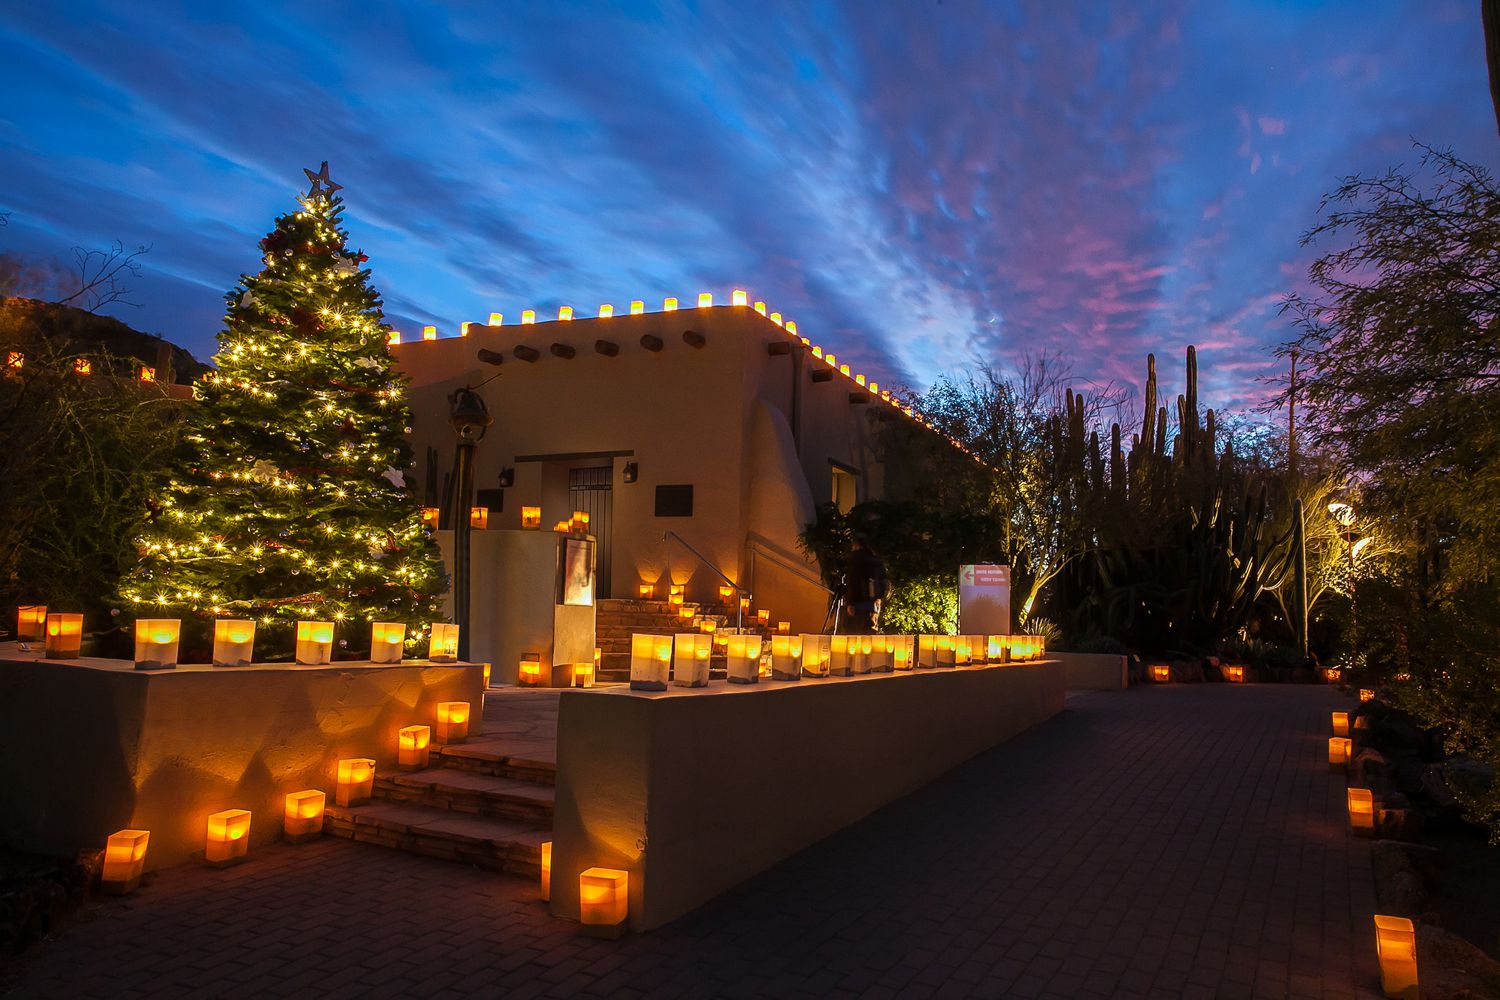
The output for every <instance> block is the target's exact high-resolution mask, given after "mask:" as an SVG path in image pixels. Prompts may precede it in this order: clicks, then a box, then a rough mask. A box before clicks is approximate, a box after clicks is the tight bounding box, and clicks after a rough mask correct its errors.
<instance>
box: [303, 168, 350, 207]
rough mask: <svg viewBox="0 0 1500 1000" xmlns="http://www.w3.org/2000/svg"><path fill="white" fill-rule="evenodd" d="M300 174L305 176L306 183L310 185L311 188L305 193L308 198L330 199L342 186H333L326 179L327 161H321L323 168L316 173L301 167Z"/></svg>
mask: <svg viewBox="0 0 1500 1000" xmlns="http://www.w3.org/2000/svg"><path fill="white" fill-rule="evenodd" d="M302 172H303V173H304V174H306V175H307V179H308V181H309V182H311V183H312V187H311V188H310V189H309V190H308V192H307V197H308V198H332V197H333V193H334V192H335V191H338V190H339V189H341V188H342V187H343V186H344V185H342V184H335V183H334V182H333V181H331V180H329V179H328V161H327V160H324V161H323V166H322V168H321V169H320V170H319V171H318V172H317V173H313V172H312V171H311V170H309V169H308V168H307V167H303V168H302Z"/></svg>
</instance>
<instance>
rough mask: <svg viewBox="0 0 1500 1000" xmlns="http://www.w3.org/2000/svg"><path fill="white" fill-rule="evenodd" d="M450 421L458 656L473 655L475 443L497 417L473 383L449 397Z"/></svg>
mask: <svg viewBox="0 0 1500 1000" xmlns="http://www.w3.org/2000/svg"><path fill="white" fill-rule="evenodd" d="M448 403H449V405H450V406H451V408H452V409H451V411H450V413H449V415H448V422H449V423H450V424H452V425H453V433H454V434H456V435H458V451H457V455H456V456H455V458H454V461H453V480H454V482H453V511H452V512H451V514H450V516H451V517H452V518H453V622H454V624H456V625H457V626H458V658H459V659H460V660H467V659H468V658H469V491H470V488H471V487H472V486H473V482H474V446H475V445H477V444H478V443H479V439H480V438H482V437H484V432H485V431H486V430H487V429H489V426H490V423H491V422H492V421H493V419H494V418H493V417H491V416H490V410H489V407H487V406H485V404H484V397H482V396H480V395H479V393H477V392H475V391H474V390H473V389H472V388H470V387H469V386H464V387H463V388H462V389H455V390H454V391H453V394H452V395H451V396H449V397H448Z"/></svg>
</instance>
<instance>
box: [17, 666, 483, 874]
mask: <svg viewBox="0 0 1500 1000" xmlns="http://www.w3.org/2000/svg"><path fill="white" fill-rule="evenodd" d="M22 656H24V654H21V656H17V657H16V658H14V659H4V660H0V733H3V734H4V736H3V738H0V841H3V842H4V843H6V844H8V845H9V846H11V847H15V848H20V849H22V850H32V851H39V852H44V853H71V852H73V851H76V850H78V849H80V848H85V847H102V846H103V845H104V841H105V839H106V838H107V837H108V836H109V834H111V833H113V832H114V831H115V830H118V829H121V828H124V827H135V828H139V829H145V830H150V831H151V845H150V848H149V850H148V853H147V855H146V865H147V867H148V868H150V869H156V868H166V867H170V866H171V865H176V864H182V863H184V862H186V861H188V860H190V859H191V858H193V857H195V856H199V855H201V854H202V851H203V838H204V825H205V822H206V819H207V816H208V814H209V813H211V812H215V811H217V810H220V809H228V808H239V809H249V810H250V811H251V812H252V814H253V816H252V819H251V823H250V839H251V843H252V844H263V843H269V842H271V841H274V840H277V839H279V838H280V836H281V821H282V812H283V798H284V796H285V794H286V793H287V792H292V791H298V790H300V789H303V788H321V789H323V790H324V791H326V792H328V793H329V794H328V801H329V802H330V803H332V802H333V789H334V783H335V775H336V772H337V761H338V759H339V758H340V757H373V758H375V760H376V761H378V762H379V763H380V764H381V765H386V764H392V763H394V760H395V754H396V730H398V729H400V728H401V727H402V726H407V725H413V724H419V723H426V724H430V723H431V722H432V720H433V719H434V717H435V716H436V712H437V709H436V706H437V703H438V702H440V701H467V702H469V703H470V704H471V705H472V706H473V708H472V711H471V721H470V733H471V734H477V733H478V732H479V730H480V729H481V727H482V726H483V721H482V720H483V714H484V713H483V702H482V694H483V691H482V685H483V667H482V665H480V664H463V663H458V664H455V663H443V664H433V663H431V662H430V661H425V660H418V661H407V662H405V663H400V664H370V663H336V664H332V665H329V666H321V667H301V666H295V665H291V664H254V665H251V666H245V667H220V668H215V667H210V666H206V665H204V666H197V665H193V666H182V667H178V668H177V669H175V670H136V669H134V667H133V665H132V664H131V663H129V662H126V661H122V660H100V659H78V660H42V659H39V658H35V657H32V658H28V659H23V658H21V657H22Z"/></svg>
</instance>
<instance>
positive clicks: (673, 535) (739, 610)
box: [661, 530, 754, 632]
mask: <svg viewBox="0 0 1500 1000" xmlns="http://www.w3.org/2000/svg"><path fill="white" fill-rule="evenodd" d="M669 539H676V540H677V544H679V545H681V546H682V547H683V548H685V549H687V550H688V551H689V552H691V553H692V554H693V555H695V556H697V557H698V561H699V562H701V563H702V564H703V565H705V566H707V567H708V568H709V569H711V570H713V571H714V575H715V576H717V577H718V578H719V579H720V580H723V581H724V582H725V583H727V584H729V586H730V587H731V588H732V589H733V590H734V630H735V631H736V632H738V631H740V630H741V629H743V628H744V627H745V606H744V604H742V603H741V600H740V596H741V595H744V596H746V597H751V599H752V600H753V599H754V598H753V595H751V593H750V591H748V590H745V589H744V588H742V587H741V586H740V585H739V584H737V583H735V582H734V581H733V580H731V579H729V577H727V576H725V575H724V571H723V570H721V569H719V567H717V566H715V565H714V564H713V563H711V562H709V561H708V557H707V556H705V555H704V554H703V553H702V552H699V551H698V550H697V549H695V548H693V546H692V545H691V544H690V543H689V542H688V540H687V539H686V538H683V537H682V536H681V535H679V534H678V533H677V532H675V531H670V530H669V531H664V532H662V535H661V540H662V541H664V542H665V541H667V540H669Z"/></svg>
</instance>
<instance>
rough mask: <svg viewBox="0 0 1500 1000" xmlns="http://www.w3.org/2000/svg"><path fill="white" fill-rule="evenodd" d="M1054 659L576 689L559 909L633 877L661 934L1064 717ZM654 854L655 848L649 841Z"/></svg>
mask: <svg viewBox="0 0 1500 1000" xmlns="http://www.w3.org/2000/svg"><path fill="white" fill-rule="evenodd" d="M1065 694H1066V691H1065V676H1064V671H1063V669H1062V667H1061V666H1060V665H1058V664H1056V663H1052V662H1048V661H1043V662H1040V663H1029V664H1017V665H1012V666H997V667H965V668H958V669H940V670H917V671H912V672H909V673H908V672H902V673H897V674H878V675H872V676H864V677H851V678H830V679H827V680H803V681H801V682H799V683H774V682H769V681H762V682H761V683H760V684H757V685H753V686H738V685H729V684H727V683H723V682H716V683H714V684H713V685H711V686H710V687H709V688H707V689H700V690H686V689H681V688H678V689H674V690H669V691H666V692H663V693H660V694H647V693H641V692H630V691H628V690H623V689H616V690H597V691H566V692H563V694H562V695H561V704H560V706H559V714H558V734H557V735H558V747H557V749H558V757H557V806H556V812H555V815H554V819H553V841H554V843H553V854H552V872H553V875H552V912H553V913H555V914H558V915H560V916H568V917H574V918H576V917H577V916H578V873H579V872H580V871H582V870H583V869H585V868H588V867H590V866H594V865H600V866H604V867H608V868H623V869H625V870H627V871H628V872H630V926H631V927H632V928H633V929H635V930H647V929H650V928H653V927H658V926H660V925H662V924H664V923H666V922H667V921H669V920H672V919H673V918H675V917H677V916H680V915H681V914H683V913H686V912H688V911H689V910H692V909H694V908H695V907H697V906H699V905H701V904H702V903H704V902H706V901H707V900H709V899H711V898H713V897H714V896H716V895H718V894H719V893H721V892H723V891H725V890H726V889H728V888H730V887H731V886H733V885H736V884H737V883H739V882H741V881H743V880H745V879H746V878H749V877H750V876H752V875H754V874H756V873H757V872H760V871H762V870H764V869H766V868H768V867H770V866H771V865H772V864H774V863H775V862H777V861H779V860H781V859H782V858H785V857H787V856H788V855H790V854H793V853H795V852H796V851H799V850H801V849H802V848H804V847H807V846H808V845H810V844H812V843H814V842H816V841H818V840H820V839H822V838H823V837H826V836H828V835H829V834H831V833H834V832H835V831H837V830H840V829H842V828H843V827H845V826H848V825H849V824H851V823H853V822H855V821H856V820H858V819H860V818H861V817H863V816H866V815H868V814H869V813H870V812H872V811H874V810H875V809H878V808H880V807H881V806H883V805H885V804H886V803H888V802H891V801H893V800H895V799H898V798H900V797H901V796H903V795H907V794H909V793H910V792H913V791H915V790H916V789H918V788H920V787H922V786H923V785H925V784H927V783H928V782H929V781H931V780H932V779H934V778H936V777H937V776H938V775H940V774H942V773H943V772H945V771H947V770H948V769H950V768H952V767H953V766H954V765H956V764H959V763H961V762H962V761H964V760H967V759H968V758H969V757H972V756H973V755H975V754H977V753H979V752H980V751H982V750H986V749H988V748H990V747H992V746H995V745H996V744H998V743H1002V742H1004V741H1005V740H1007V739H1009V738H1010V737H1012V736H1014V735H1016V734H1017V733H1019V732H1021V731H1022V730H1024V729H1027V728H1029V727H1031V726H1033V725H1035V724H1036V723H1038V722H1041V721H1043V720H1044V719H1047V718H1050V717H1051V716H1053V715H1055V714H1056V713H1058V712H1059V711H1061V710H1062V708H1063V700H1064V697H1065ZM648 845H649V848H648Z"/></svg>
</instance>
